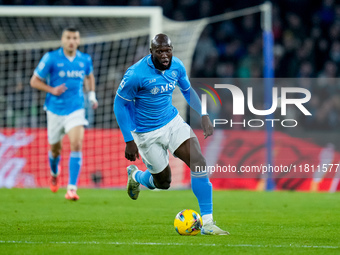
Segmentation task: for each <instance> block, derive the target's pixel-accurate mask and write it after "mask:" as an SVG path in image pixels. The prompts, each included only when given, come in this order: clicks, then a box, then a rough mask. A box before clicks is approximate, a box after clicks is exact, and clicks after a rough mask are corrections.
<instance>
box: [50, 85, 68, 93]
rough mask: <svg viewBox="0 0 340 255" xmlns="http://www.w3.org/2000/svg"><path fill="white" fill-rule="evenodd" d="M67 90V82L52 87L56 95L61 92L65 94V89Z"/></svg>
mask: <svg viewBox="0 0 340 255" xmlns="http://www.w3.org/2000/svg"><path fill="white" fill-rule="evenodd" d="M66 90H67V87H66V86H65V83H63V84H61V85H59V86H57V87H54V88H52V91H51V94H52V95H55V96H60V95H61V94H63V93H64V92H65V91H66Z"/></svg>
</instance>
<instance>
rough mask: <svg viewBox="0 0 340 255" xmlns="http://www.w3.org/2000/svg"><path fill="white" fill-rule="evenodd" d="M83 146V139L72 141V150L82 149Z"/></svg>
mask: <svg viewBox="0 0 340 255" xmlns="http://www.w3.org/2000/svg"><path fill="white" fill-rule="evenodd" d="M81 147H82V142H81V141H77V142H72V143H71V151H81Z"/></svg>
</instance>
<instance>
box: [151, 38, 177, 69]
mask: <svg viewBox="0 0 340 255" xmlns="http://www.w3.org/2000/svg"><path fill="white" fill-rule="evenodd" d="M172 48H173V47H172V43H171V40H170V38H169V37H168V36H167V35H166V34H158V35H156V36H155V37H154V38H153V39H152V40H151V48H150V53H151V56H152V62H153V64H154V65H155V67H156V68H157V69H158V70H166V69H169V68H170V66H171V60H172Z"/></svg>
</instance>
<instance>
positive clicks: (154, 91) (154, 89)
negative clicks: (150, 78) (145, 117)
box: [150, 86, 160, 95]
mask: <svg viewBox="0 0 340 255" xmlns="http://www.w3.org/2000/svg"><path fill="white" fill-rule="evenodd" d="M159 91H160V89H159V88H158V87H156V86H155V87H154V88H153V89H151V90H150V92H151V94H152V95H156V94H158V92H159Z"/></svg>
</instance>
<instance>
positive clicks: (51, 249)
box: [0, 189, 340, 255]
mask: <svg viewBox="0 0 340 255" xmlns="http://www.w3.org/2000/svg"><path fill="white" fill-rule="evenodd" d="M64 193H65V190H59V192H58V193H56V194H53V193H51V192H50V191H49V190H47V189H0V254H72V255H74V254H161V255H166V254H180V255H182V254H194V255H196V254H208V255H210V254H340V194H339V193H335V194H329V193H299V192H250V191H214V220H216V221H217V223H218V226H220V227H221V228H223V229H226V230H228V231H229V232H230V233H231V235H230V236H201V235H200V234H199V235H197V236H180V235H178V234H177V233H176V231H175V230H174V227H173V220H174V217H175V215H176V214H177V213H178V212H179V211H181V210H182V209H186V208H190V209H194V210H197V211H198V210H199V209H198V205H197V202H196V198H195V197H194V195H193V194H192V192H191V191H190V190H176V191H171V190H170V191H148V190H142V192H141V194H140V196H139V199H138V200H137V201H133V200H131V199H130V198H129V197H128V196H127V194H126V192H125V191H123V190H109V189H80V190H79V191H78V194H79V195H80V200H79V201H77V202H73V201H72V202H71V201H67V200H65V199H64Z"/></svg>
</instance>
